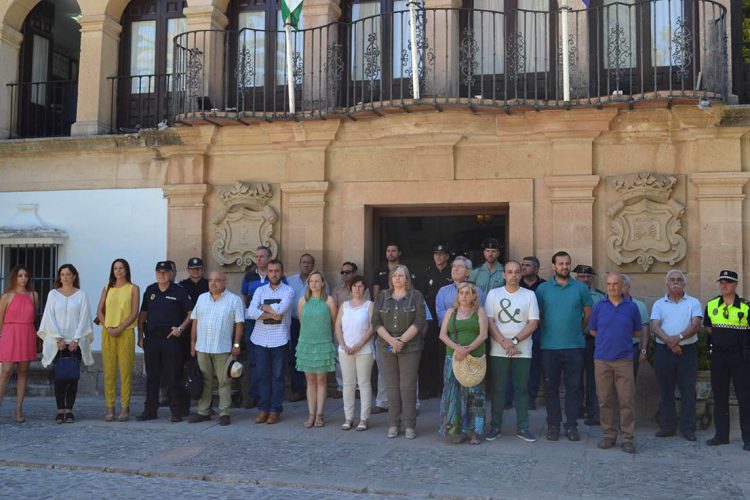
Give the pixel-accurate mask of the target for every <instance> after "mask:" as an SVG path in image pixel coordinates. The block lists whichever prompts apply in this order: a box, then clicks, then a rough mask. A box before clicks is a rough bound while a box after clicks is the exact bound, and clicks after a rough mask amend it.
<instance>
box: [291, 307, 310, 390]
mask: <svg viewBox="0 0 750 500" xmlns="http://www.w3.org/2000/svg"><path fill="white" fill-rule="evenodd" d="M299 329H300V324H299V320H298V319H297V318H292V325H291V328H290V330H289V333H290V335H291V338H292V340H291V342H289V375H290V378H291V379H292V382H291V385H292V392H302V393H304V392H305V387H306V384H305V374H304V373H302V372H300V371H297V341H299Z"/></svg>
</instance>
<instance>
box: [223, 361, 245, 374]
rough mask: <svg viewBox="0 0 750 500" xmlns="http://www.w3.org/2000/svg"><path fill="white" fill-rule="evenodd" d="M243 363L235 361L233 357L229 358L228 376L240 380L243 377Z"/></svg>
mask: <svg viewBox="0 0 750 500" xmlns="http://www.w3.org/2000/svg"><path fill="white" fill-rule="evenodd" d="M242 369H243V366H242V363H240V362H239V361H237V360H236V359H234V358H233V357H232V356H229V357H228V358H227V365H226V370H227V376H228V377H230V378H240V377H241V376H242Z"/></svg>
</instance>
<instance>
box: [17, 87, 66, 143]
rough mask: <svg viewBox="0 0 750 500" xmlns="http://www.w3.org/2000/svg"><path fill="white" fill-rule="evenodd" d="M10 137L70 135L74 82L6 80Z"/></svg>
mask: <svg viewBox="0 0 750 500" xmlns="http://www.w3.org/2000/svg"><path fill="white" fill-rule="evenodd" d="M8 89H9V90H10V124H11V130H10V137H11V138H28V137H59V136H66V135H70V127H71V125H73V123H75V121H76V107H77V105H78V82H76V81H72V80H65V81H63V80H55V81H46V82H26V83H10V84H8Z"/></svg>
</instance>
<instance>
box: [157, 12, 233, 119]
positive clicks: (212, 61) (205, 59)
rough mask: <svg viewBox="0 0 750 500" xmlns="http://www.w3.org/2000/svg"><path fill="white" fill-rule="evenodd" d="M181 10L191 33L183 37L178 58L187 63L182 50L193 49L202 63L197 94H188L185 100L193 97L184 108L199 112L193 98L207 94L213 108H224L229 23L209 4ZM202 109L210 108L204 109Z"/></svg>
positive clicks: (186, 57)
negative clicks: (198, 52) (196, 51)
mask: <svg viewBox="0 0 750 500" xmlns="http://www.w3.org/2000/svg"><path fill="white" fill-rule="evenodd" d="M182 13H183V14H184V15H185V18H186V21H187V29H188V31H190V32H194V33H190V34H189V35H186V37H185V38H183V44H184V45H183V46H182V49H184V50H182V51H181V52H180V55H178V58H181V59H182V61H183V63H184V64H187V62H188V61H189V59H188V54H187V52H186V50H194V49H197V50H199V51H200V53H201V56H200V57H199V59H200V61H201V63H202V64H203V66H202V68H200V71H198V75H197V76H198V78H199V80H200V85H199V90H198V93H199V94H200V95H197V96H194V95H191V94H190V93H189V94H188V99H193V102H190V103H188V104H187V106H186V109H187V110H188V111H201V109H200V107H199V105H198V101H197V100H196V98H199V97H203V96H207V97H209V98H210V99H211V106H212V107H213V108H217V109H221V110H224V109H225V106H224V101H225V99H226V96H225V95H224V81H225V78H228V76H226V75H225V71H226V72H227V75H228V72H229V70H230V68H226V67H225V64H224V63H225V60H226V54H225V50H226V49H227V47H228V46H229V44H228V43H227V42H228V40H227V36H228V34H227V32H226V31H224V30H225V29H226V27H227V24H229V19H227V16H226V15H225V14H224V13H223V12H222V11H221V10H219V9H218V8H216V7H214V6H212V5H198V6H195V7H186V8H185V9H183V11H182ZM169 50H174V47H170V48H169ZM169 71H171V70H169ZM188 71H189V70H188ZM204 111H210V110H208V109H205V110H204Z"/></svg>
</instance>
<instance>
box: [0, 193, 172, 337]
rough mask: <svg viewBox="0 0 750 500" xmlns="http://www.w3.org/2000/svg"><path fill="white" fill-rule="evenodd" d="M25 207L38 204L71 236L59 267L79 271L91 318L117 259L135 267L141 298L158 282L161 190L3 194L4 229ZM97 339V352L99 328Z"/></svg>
mask: <svg viewBox="0 0 750 500" xmlns="http://www.w3.org/2000/svg"><path fill="white" fill-rule="evenodd" d="M22 203H36V204H37V205H38V206H39V210H38V214H39V217H40V218H41V219H42V220H43V221H44V222H46V223H47V224H48V225H50V226H53V227H56V228H59V229H63V230H64V231H66V232H67V233H68V239H67V240H66V242H65V243H64V244H63V245H62V246H61V247H60V254H59V264H60V265H62V264H66V263H70V264H73V265H74V266H76V268H77V269H78V272H79V274H80V279H81V289H82V290H83V291H85V292H86V295H87V296H88V299H89V305H90V306H91V311H92V316H94V315H95V314H96V306H97V304H98V302H99V297H100V295H101V291H102V287H104V286H105V285H106V284H107V279H108V277H109V269H110V266H111V264H112V261H113V260H114V259H116V258H118V257H122V258H124V259H125V260H127V261H128V262H129V263H130V270H131V274H132V279H133V283H135V284H136V285H138V286H140V287H141V293H143V290H144V289H145V287H146V286H147V285H149V284H150V283H153V282H154V266H155V265H156V262H157V261H159V260H164V259H166V255H167V200H166V198H165V197H164V195H163V192H162V190H161V189H158V188H157V189H96V190H80V191H79V190H76V191H31V192H24V193H0V226H4V225H7V224H8V222H9V220H10V219H11V218H12V217H13V215H14V214H15V213H16V212H17V206H18V205H19V204H22ZM0 244H2V240H0ZM92 319H93V317H92ZM94 339H95V343H94V348H95V349H96V350H99V349H100V348H101V347H100V346H101V332H100V329H99V327H97V326H94Z"/></svg>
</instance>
